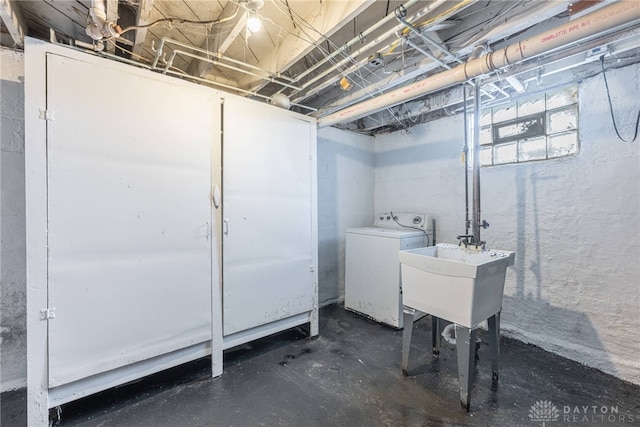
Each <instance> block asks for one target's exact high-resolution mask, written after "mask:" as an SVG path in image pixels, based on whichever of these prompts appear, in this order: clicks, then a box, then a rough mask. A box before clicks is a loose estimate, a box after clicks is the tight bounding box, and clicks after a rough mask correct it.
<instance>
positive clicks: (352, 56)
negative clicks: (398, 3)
mask: <svg viewBox="0 0 640 427" xmlns="http://www.w3.org/2000/svg"><path fill="white" fill-rule="evenodd" d="M465 2H469V0H465ZM413 3H414V2H407V3H405V4H404V5H403V6H402V7H405V8H406V7H409V6H411V5H412V4H413ZM444 3H445V0H436V1H434V2H432V3H430V4H429V5H428V6H426V7H424V8H422V9H420V11H418V12H417V13H416V14H414V15H413V17H412V19H419V18H421V17H423V16H424V15H426V14H427V13H429V12H431V11H433V10H434V9H435V8H437V7H438V6H440V5H442V4H444ZM459 9H460V7H459V6H458V7H456V6H454V7H452V8H451V10H452V13H453V12H457V11H459ZM443 15H444V16H442V17H441V18H440V19H439V20H437V22H440V21H443V20H445V19H446V18H447V17H448V16H449V14H448V13H446V12H445V14H443ZM393 16H394V15H392V14H389V15H387V16H385V17H384V18H383V19H381V20H380V21H378V22H376V23H375V24H374V25H373V26H371V27H369V28H367V29H366V30H365V31H363V32H362V33H360V36H361V37H354V38H353V39H352V40H350V41H349V42H347V43H346V44H345V45H344V46H342V47H341V48H340V49H338V50H336V51H334V52H332V53H331V54H330V55H328V56H326V57H324V58H323V59H322V60H320V61H318V62H316V63H315V64H314V65H313V66H312V67H311V68H308V69H307V70H306V71H304V72H303V73H301V74H299V75H298V76H297V77H296V78H295V81H296V82H298V81H300V80H302V79H303V78H305V77H306V76H308V75H309V74H310V73H312V72H313V71H315V70H317V69H318V68H319V67H320V66H321V65H323V64H325V63H326V62H328V61H329V60H331V59H333V58H334V57H335V56H337V55H338V54H340V53H345V51H346V50H347V48H348V47H351V46H352V45H353V44H354V43H355V41H359V42H361V43H364V40H365V37H366V35H368V34H371V33H372V32H373V31H375V30H376V29H378V28H380V27H381V26H382V25H383V24H385V23H386V22H388V21H391V20H392V18H393ZM435 23H436V22H434V24H435ZM400 29H401V26H400V25H397V26H395V27H393V28H391V29H390V30H388V31H386V32H384V33H383V34H381V35H379V36H378V37H376V38H375V39H374V40H373V41H371V42H369V43H367V44H366V45H365V46H362V47H360V48H359V49H358V50H357V51H355V52H353V53H351V52H349V53H348V54H346V57H345V58H344V59H342V60H341V61H340V62H338V63H336V64H333V65H331V66H330V67H329V68H327V69H326V70H325V71H323V72H322V73H320V74H319V75H317V76H316V77H314V78H313V79H311V80H309V81H307V82H305V83H304V84H303V85H302V90H306V89H308V88H309V87H311V86H312V85H313V84H314V83H316V82H317V81H319V80H321V79H323V78H324V77H326V76H327V75H328V74H331V73H333V72H334V71H335V70H338V69H340V68H341V67H344V66H345V65H346V64H348V63H351V62H354V61H355V58H356V57H357V56H358V55H360V54H362V53H365V52H367V51H368V50H370V49H373V48H374V47H375V46H377V45H379V44H380V43H382V42H383V41H385V40H386V39H388V38H389V37H391V36H392V35H394V34H396V33H397V32H398V31H399V30H400ZM354 40H355V41H354ZM352 42H353V43H352ZM283 90H284V88H283V89H280V90H279V91H278V92H282V91H283ZM310 92H311V93H314V92H317V90H313V91H310ZM307 93H309V92H307ZM295 94H297V92H293V93H291V94H289V95H290V96H292V95H295ZM307 96H308V95H307V94H305V95H303V96H299V97H297V99H298V100H302V99H306V97H307Z"/></svg>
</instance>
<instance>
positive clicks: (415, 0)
mask: <svg viewBox="0 0 640 427" xmlns="http://www.w3.org/2000/svg"><path fill="white" fill-rule="evenodd" d="M419 1H420V0H409V1H408V2H406V3H404V4H403V5H402V6H403V7H404V8H406V9H408V8H410V7H411V6H413V5H414V4H415V3H418V2H419ZM433 3H437V4H438V5H440V4H442V3H444V1H443V0H436V1H435V2H433ZM391 20H393V15H392V14H389V15H387V16H385V17H384V18H382V19H381V20H380V21H378V22H376V23H375V24H374V25H372V26H371V27H369V28H367V29H366V30H365V31H363V32H361V33H360V34H358V35H357V36H356V37H354V38H352V39H351V40H349V41H348V42H347V43H345V44H344V45H343V46H342V47H340V48H339V49H337V50H336V51H334V52H332V53H331V54H329V55H327V56H325V57H324V58H323V59H322V60H320V61H318V62H316V63H315V64H314V65H313V66H312V67H311V68H309V69H307V70H306V71H305V72H303V73H302V74H300V75H299V76H298V77H297V78H296V80H297V81H299V80H300V79H303V78H305V77H306V76H308V75H309V74H310V73H312V72H314V71H315V70H317V69H318V68H319V67H320V66H322V65H323V64H325V63H327V62H328V61H330V60H332V59H333V58H335V57H336V56H338V55H340V54H343V53H346V52H347V51H348V49H349V48H350V47H351V46H353V45H354V44H356V43H358V42H361V41H362V40H364V39H365V38H366V37H367V36H368V35H369V34H371V33H373V32H374V31H375V30H377V29H378V28H380V27H382V26H383V25H384V24H386V23H387V22H389V21H391Z"/></svg>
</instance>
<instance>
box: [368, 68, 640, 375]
mask: <svg viewBox="0 0 640 427" xmlns="http://www.w3.org/2000/svg"><path fill="white" fill-rule="evenodd" d="M607 77H608V80H609V86H610V88H611V92H612V99H613V104H614V109H615V116H616V120H617V124H618V128H619V130H620V132H621V133H622V134H623V136H625V137H627V138H631V137H632V136H633V133H634V126H635V119H636V117H637V114H638V108H639V105H638V98H637V97H635V96H629V94H630V93H640V65H637V64H636V65H633V66H628V67H625V68H621V69H617V70H609V71H607ZM579 126H580V152H579V153H578V154H577V155H575V156H572V157H566V158H562V159H556V160H548V161H539V162H530V163H523V164H512V165H502V166H494V167H486V168H482V172H481V188H482V191H481V195H482V218H483V219H485V220H487V221H488V222H489V223H490V224H491V226H490V227H489V228H488V229H487V230H484V231H483V233H482V238H483V240H486V241H487V242H488V244H489V246H490V247H493V248H496V249H507V250H515V251H516V252H517V257H516V263H515V265H514V267H512V268H511V269H510V270H509V271H508V273H507V281H506V289H505V300H504V303H503V317H502V322H503V325H502V326H503V330H504V331H506V333H508V334H510V335H512V336H515V337H517V338H519V339H521V340H523V341H526V342H530V343H533V344H535V345H538V346H540V347H542V348H544V349H546V350H548V351H552V352H554V353H558V354H560V355H562V356H565V357H567V358H569V359H573V360H576V361H578V362H581V363H584V364H586V365H588V366H592V367H595V368H598V369H600V370H602V371H604V372H607V373H610V374H612V375H615V376H617V377H620V378H623V379H625V380H628V381H630V382H633V383H636V384H640V359H638V354H640V340H638V339H637V331H638V330H639V329H640V311H639V310H638V307H640V263H639V262H638V260H639V259H640V141H636V142H635V143H633V144H625V143H623V142H620V141H618V140H617V138H616V135H615V132H614V129H613V126H612V123H611V119H610V115H609V107H608V103H607V98H606V91H605V87H604V81H603V78H602V74H599V75H597V76H595V77H592V78H589V79H586V80H585V81H583V82H581V83H580V84H579ZM462 132H463V122H462V117H461V115H457V116H454V117H449V118H445V119H441V120H437V121H434V122H431V123H428V124H424V125H421V126H417V127H414V128H411V129H410V134H409V135H403V134H400V133H395V134H392V135H383V136H379V137H376V144H375V145H376V187H375V197H376V204H375V210H376V211H380V210H386V209H390V208H392V209H398V210H400V209H416V208H420V207H422V206H429V210H430V211H432V212H433V213H434V214H435V217H436V219H437V232H438V236H439V237H438V240H439V241H440V242H453V243H455V242H456V240H455V237H456V235H458V234H462V232H463V231H464V180H463V176H464V169H463V168H462V166H461V160H460V158H461V157H460V154H461V151H462V147H463V133H462Z"/></svg>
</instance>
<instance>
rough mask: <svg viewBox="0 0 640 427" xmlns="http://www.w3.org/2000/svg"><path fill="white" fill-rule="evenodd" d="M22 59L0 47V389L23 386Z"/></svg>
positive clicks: (24, 373) (24, 363)
mask: <svg viewBox="0 0 640 427" xmlns="http://www.w3.org/2000/svg"><path fill="white" fill-rule="evenodd" d="M23 76H24V61H23V54H22V52H14V51H13V50H9V49H3V48H0V101H1V102H0V144H1V145H0V391H7V390H11V389H15V388H19V387H24V386H25V384H26V372H27V364H26V338H27V336H26V320H25V306H26V298H25V291H26V277H25V275H26V270H25V269H26V264H25V263H26V261H25V211H24V83H23Z"/></svg>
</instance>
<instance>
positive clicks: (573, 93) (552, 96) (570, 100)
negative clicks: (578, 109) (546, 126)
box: [547, 86, 578, 110]
mask: <svg viewBox="0 0 640 427" xmlns="http://www.w3.org/2000/svg"><path fill="white" fill-rule="evenodd" d="M576 102H578V87H577V86H571V87H566V88H563V89H560V90H557V91H555V92H550V93H548V94H547V110H552V109H554V108H558V107H564V106H565V105H570V104H575V103H576Z"/></svg>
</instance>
